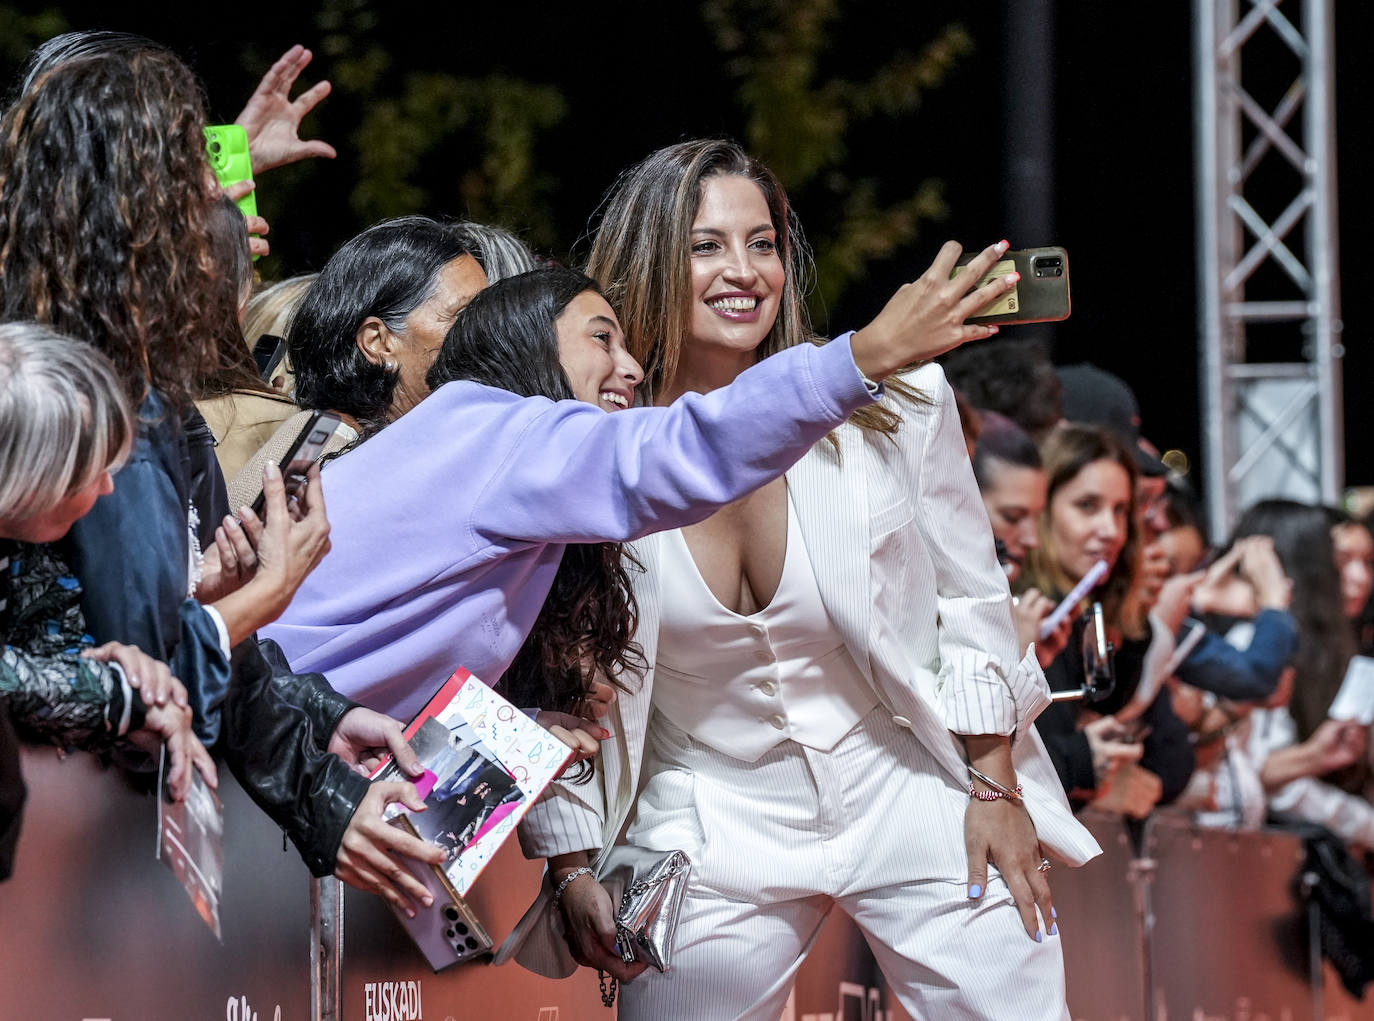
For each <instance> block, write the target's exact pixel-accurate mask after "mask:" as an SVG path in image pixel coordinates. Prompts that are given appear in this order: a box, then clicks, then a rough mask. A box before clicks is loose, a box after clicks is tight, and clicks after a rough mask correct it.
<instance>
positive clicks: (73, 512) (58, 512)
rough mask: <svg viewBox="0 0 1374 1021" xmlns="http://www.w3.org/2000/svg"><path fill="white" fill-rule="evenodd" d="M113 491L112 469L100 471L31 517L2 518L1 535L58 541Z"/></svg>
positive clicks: (36, 541)
mask: <svg viewBox="0 0 1374 1021" xmlns="http://www.w3.org/2000/svg"><path fill="white" fill-rule="evenodd" d="M112 492H114V479H113V477H112V476H111V473H110V472H109V471H108V470H107V471H103V472H101V473H100V474H99V475H97V476H96V477H95V478H94V479H93V480H92V481H91V482H90V483H89V484H88V485H86V486H83V487H82V488H81V489H78V490H75V491H74V492H72V493H69V494H68V495H67V496H66V497H64V498H63V499H62V500H61V501H60V502H59V503H58V504H57V506H55V507H53V508H52V509H51V510H49V511H46V512H45V513H43V514H37V515H35V516H34V517H31V518H13V519H11V518H0V538H5V539H15V540H17V541H19V542H32V543H40V542H56V541H57V540H58V539H60V538H62V536H64V535H66V534H67V532H68V530H70V529H71V527H72V525H74V524H75V523H76V522H77V521H78V520H79V519H80V518H83V517H85V516H86V513H87V512H88V511H89V510H90V509H91V508H92V507H94V506H95V501H96V500H98V499H99V498H100V497H102V496H104V495H105V494H106V493H112Z"/></svg>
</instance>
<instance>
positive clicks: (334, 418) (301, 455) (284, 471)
mask: <svg viewBox="0 0 1374 1021" xmlns="http://www.w3.org/2000/svg"><path fill="white" fill-rule="evenodd" d="M340 421H341V419H340V418H339V416H338V415H333V414H330V413H328V412H324V411H317V412H315V413H314V414H313V415H311V416H310V418H309V420H307V421H306V423H305V425H304V426H302V427H301V431H300V432H298V433H297V434H296V438H295V439H293V440H292V441H291V445H290V446H289V447H287V448H286V453H285V454H284V455H282V458H281V460H280V461H279V462H278V468H279V469H280V471H281V476H282V480H283V482H284V483H285V485H286V499H287V502H288V503H290V502H291V501H292V500H295V499H296V496H297V494H298V493H299V492H300V489H301V486H302V485H303V484H304V483H305V479H306V475H307V473H308V472H309V471H310V466H311V465H313V464H314V463H315V462H316V461H318V460H319V459H320V457H321V455H323V454H324V450H325V447H326V446H328V445H329V441H330V440H331V439H332V438H333V436H334V433H335V431H336V430H337V429H338V428H339V423H340ZM266 500H267V494H266V492H265V491H264V492H260V493H258V498H257V499H256V500H254V501H253V507H252V510H253V513H254V514H255V515H257V516H258V517H262V512H263V507H264V506H265V504H266Z"/></svg>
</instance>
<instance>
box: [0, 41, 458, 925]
mask: <svg viewBox="0 0 1374 1021" xmlns="http://www.w3.org/2000/svg"><path fill="white" fill-rule="evenodd" d="M24 80H25V82H26V85H25V88H24V90H23V91H22V93H21V94H20V95H19V96H18V97H17V99H16V100H15V101H14V103H13V104H12V105H11V106H10V107H9V108H8V109H7V110H6V111H5V113H4V116H3V119H2V120H0V309H2V310H3V313H2V315H3V317H4V318H16V319H33V320H36V321H39V322H42V323H44V324H45V325H49V326H52V327H53V328H55V329H57V330H60V331H62V332H64V333H66V334H68V335H71V336H75V337H79V338H81V339H82V340H83V341H85V342H87V343H89V344H90V345H91V346H92V347H94V348H95V349H97V350H99V351H101V352H102V353H104V354H105V355H106V356H107V357H108V358H109V359H110V361H111V362H112V363H113V365H114V368H115V372H116V375H117V378H118V379H119V382H120V384H121V385H122V386H123V388H124V392H125V394H126V396H127V397H128V398H129V401H130V405H131V406H132V407H135V408H136V409H137V412H136V419H135V422H136V426H137V433H136V436H135V438H134V444H133V450H132V452H131V454H130V456H129V458H128V460H127V461H126V462H125V464H124V467H123V468H122V469H121V470H120V471H119V473H118V474H117V475H116V476H115V478H114V486H113V491H112V492H110V493H107V494H105V495H103V496H101V497H100V498H99V499H98V500H97V501H96V502H95V506H94V507H93V508H91V510H90V512H89V513H88V514H86V515H85V516H84V517H83V518H82V519H81V520H80V521H78V522H76V524H75V526H74V527H73V528H72V530H71V533H70V535H69V536H68V538H67V539H66V540H65V542H64V545H63V549H62V555H63V557H64V559H65V560H66V562H67V563H68V564H70V566H71V568H72V573H73V574H74V575H75V576H76V578H77V579H78V580H79V582H80V583H81V586H82V588H83V589H84V593H83V599H82V610H83V613H84V615H85V619H86V624H87V626H88V627H89V629H90V633H91V634H92V635H93V636H94V637H95V638H96V639H97V640H99V641H117V642H120V643H123V644H128V645H135V646H137V647H139V648H140V649H142V650H143V651H144V652H145V653H147V654H148V655H150V656H152V657H153V658H154V659H157V660H162V661H165V662H167V663H168V664H169V665H170V666H171V668H172V671H173V673H174V674H175V675H176V676H177V677H178V678H180V679H181V680H182V682H183V683H184V684H185V685H186V687H187V689H188V693H189V698H190V703H191V708H192V709H193V710H194V712H195V725H196V729H197V735H198V736H199V737H201V739H202V740H203V741H204V742H205V744H206V745H207V746H209V745H215V746H217V748H218V750H219V751H220V752H221V753H222V754H223V755H224V758H225V760H226V762H227V764H228V765H229V767H230V769H231V770H232V771H233V773H234V775H235V776H236V777H237V778H238V780H239V781H240V783H242V785H243V787H244V789H245V791H246V792H247V793H248V794H249V796H250V797H252V798H253V799H254V801H255V802H256V803H257V804H258V805H259V807H261V808H262V809H263V810H264V811H266V812H267V813H268V814H269V815H270V816H271V817H272V818H273V820H274V821H275V822H277V823H278V824H279V825H281V826H282V828H283V829H284V830H285V831H286V832H287V833H288V835H289V836H290V837H291V838H292V839H293V840H294V841H295V843H296V845H297V847H298V849H299V850H300V852H301V856H302V858H304V860H305V861H306V863H307V865H308V866H309V867H310V868H311V870H312V871H313V872H314V873H315V874H317V875H328V874H330V873H331V872H332V873H335V874H336V875H338V876H339V877H340V878H342V879H345V880H346V881H349V882H351V883H353V884H355V885H357V886H360V887H361V888H363V889H367V890H373V891H376V892H379V893H382V894H384V895H386V896H387V897H388V898H389V899H390V900H392V902H393V903H395V904H396V905H397V906H398V907H405V902H404V898H403V896H402V894H401V893H400V891H401V890H403V889H404V890H406V891H408V892H409V893H410V895H412V896H414V897H416V898H420V899H423V898H424V897H425V896H427V894H426V893H425V890H424V887H423V886H422V885H421V884H420V883H419V882H418V880H415V879H414V877H413V876H412V875H411V874H410V872H409V871H407V870H406V869H405V868H404V867H403V866H402V865H401V864H400V863H399V862H398V861H397V860H396V858H395V857H393V854H404V855H409V856H411V857H415V858H417V859H420V860H423V861H436V860H438V856H439V855H440V853H441V852H440V851H439V849H438V848H435V847H433V846H432V845H427V844H425V843H423V842H421V841H418V840H414V839H413V838H411V837H409V836H408V835H406V834H403V833H401V832H400V831H399V830H397V829H396V828H395V827H392V826H390V825H388V824H387V823H386V822H385V821H384V820H383V819H382V817H381V814H382V810H383V809H384V808H385V806H386V804H387V803H388V802H391V801H397V800H401V799H408V800H407V804H412V805H413V806H414V807H417V808H418V807H419V806H420V804H421V802H419V801H418V799H416V798H415V792H414V789H413V787H411V786H410V785H409V784H401V783H396V784H377V785H372V786H369V784H368V782H367V780H366V778H365V777H363V776H360V775H358V773H357V772H356V767H357V766H358V765H359V758H360V755H361V753H362V750H363V749H367V748H372V747H375V746H377V745H381V744H388V745H389V746H391V747H393V748H395V749H400V748H403V747H404V741H403V740H401V738H400V727H399V725H397V724H395V722H394V721H387V720H384V719H382V718H381V717H379V716H378V715H377V714H375V713H372V712H371V711H370V710H366V709H363V708H362V707H360V706H357V705H356V704H355V703H352V702H350V701H349V700H347V699H345V698H341V697H340V696H339V695H338V694H337V693H336V692H334V691H333V690H331V689H330V688H329V686H328V684H327V683H325V682H324V679H323V678H321V677H319V676H317V675H316V676H303V675H297V674H292V673H291V672H290V670H289V668H288V667H287V665H286V664H285V663H283V662H281V660H280V657H279V656H277V657H275V658H272V659H269V658H268V655H269V654H270V653H271V651H272V650H266V651H264V650H262V649H260V648H259V646H258V644H257V642H256V641H255V640H254V639H253V637H252V635H253V632H254V631H256V629H257V628H258V627H260V626H261V625H262V624H263V623H265V622H266V621H267V620H269V619H271V617H272V616H274V615H275V614H276V613H278V612H280V609H281V607H282V606H283V605H285V603H286V602H287V601H289V599H290V598H291V593H292V591H293V590H294V589H295V587H296V586H297V585H298V584H299V581H300V578H301V577H302V576H303V575H304V574H306V573H308V572H309V570H310V569H311V567H312V566H313V565H314V563H315V562H316V561H317V560H318V558H319V557H321V556H323V555H324V551H325V550H326V549H327V548H328V534H329V526H328V521H327V520H326V518H325V515H324V507H323V503H322V502H320V501H319V500H317V499H316V495H317V494H318V484H317V483H312V484H311V485H310V486H308V487H307V492H306V495H305V496H304V498H303V510H304V511H305V513H304V515H303V517H302V519H301V520H299V521H296V520H293V519H292V517H291V515H289V514H288V513H287V511H286V502H285V496H284V493H283V487H282V481H281V477H280V474H279V473H277V472H275V465H274V466H273V469H274V470H273V471H271V472H269V473H268V475H267V477H266V480H265V488H266V489H267V496H268V502H267V520H266V522H265V529H264V532H263V535H262V539H261V541H260V543H259V545H258V549H257V553H258V560H259V565H258V567H257V569H256V572H255V573H254V575H253V577H252V579H251V580H250V581H248V582H247V583H245V584H242V585H238V586H236V585H234V584H230V583H226V579H225V577H224V575H225V572H222V571H216V570H214V569H213V568H212V567H211V566H210V565H211V564H212V558H211V557H210V556H209V555H208V554H209V551H210V550H211V549H212V548H213V542H214V540H213V534H214V528H215V524H216V522H217V521H219V520H220V518H221V516H222V515H223V514H224V513H225V512H226V511H227V506H226V497H225V489H224V480H223V476H222V475H221V473H220V470H219V467H218V465H217V464H216V463H215V461H214V456H213V452H212V449H211V446H210V440H209V432H208V430H207V429H206V428H205V424H204V421H203V420H202V419H201V418H200V416H199V415H198V414H197V413H196V412H195V409H194V408H193V407H192V406H191V397H192V388H193V387H194V385H195V383H196V381H197V380H199V379H202V378H204V377H205V376H207V375H209V374H211V373H213V372H215V371H216V369H217V368H218V367H219V366H220V365H221V364H223V361H222V359H223V358H227V357H229V355H228V354H227V353H226V352H229V351H233V350H235V348H234V346H235V345H237V346H238V347H241V346H242V338H241V337H240V335H239V332H238V330H239V327H238V315H237V302H238V298H239V294H238V290H237V288H236V286H235V285H234V284H233V283H232V282H231V281H229V280H228V279H227V277H226V274H225V273H224V272H223V271H222V270H221V269H220V268H219V266H218V263H217V260H216V258H215V253H214V251H213V247H212V244H211V240H210V238H211V231H210V228H209V223H208V221H209V218H210V216H211V212H212V210H213V208H214V203H215V202H216V201H218V198H219V193H218V188H217V187H216V186H215V185H214V184H213V179H212V178H211V176H210V174H209V172H208V167H207V164H206V159H205V152H204V148H203V146H204V127H205V120H206V118H205V110H204V106H203V103H202V99H201V90H200V86H199V83H198V82H197V81H196V79H195V76H194V75H193V74H192V73H191V71H190V69H189V68H187V67H186V65H185V64H183V63H182V62H181V60H180V59H179V58H178V57H177V56H176V55H175V54H173V53H172V52H171V51H169V50H167V49H166V48H165V47H162V46H159V45H157V44H156V43H153V42H151V41H149V40H146V39H141V38H139V37H137V36H128V35H124V34H120V33H111V34H106V33H95V34H92V35H86V34H82V33H71V34H68V35H64V36H59V37H57V38H55V39H52V40H49V41H48V42H47V43H45V44H44V45H43V46H42V47H40V49H39V50H38V51H36V52H35V54H34V55H33V57H32V58H31V59H30V61H29V65H28V68H27V73H26V74H25V76H24ZM202 547H203V548H204V549H205V550H206V553H207V556H206V557H205V559H202V558H201V557H200V556H199V552H200V549H201V548H202ZM330 752H335V753H338V754H330ZM340 755H346V756H348V758H349V761H347V762H345V761H344V760H343V759H342V758H340ZM402 758H403V759H404V758H405V756H404V754H402ZM410 765H412V766H414V767H415V768H414V770H413V772H412V774H411V775H415V774H416V773H418V772H419V768H418V765H416V764H415V763H414V762H413V761H412V762H411V763H410Z"/></svg>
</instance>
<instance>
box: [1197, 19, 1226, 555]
mask: <svg viewBox="0 0 1374 1021" xmlns="http://www.w3.org/2000/svg"><path fill="white" fill-rule="evenodd" d="M1228 6H1233V5H1232V4H1230V3H1228V2H1227V0H1193V18H1194V23H1195V25H1196V33H1195V36H1194V41H1195V50H1194V54H1193V61H1194V66H1195V69H1196V73H1197V74H1196V77H1197V84H1196V86H1195V89H1194V93H1193V96H1194V122H1195V125H1196V129H1197V140H1196V145H1197V156H1198V158H1197V179H1196V190H1197V209H1198V212H1197V229H1198V242H1199V251H1198V340H1199V342H1200V343H1199V347H1200V351H1199V366H1198V368H1199V370H1200V372H1201V373H1202V380H1201V384H1202V385H1201V386H1200V387H1199V388H1198V389H1199V392H1200V394H1201V398H1202V408H1201V411H1202V426H1203V428H1202V436H1203V451H1204V464H1205V474H1204V477H1205V479H1206V489H1207V493H1206V495H1207V516H1208V524H1209V528H1210V531H1211V534H1212V536H1213V538H1214V540H1215V539H1219V538H1220V537H1221V536H1223V535H1225V534H1226V531H1227V529H1228V528H1229V527H1230V521H1231V507H1230V502H1229V501H1230V492H1231V489H1230V486H1229V484H1228V481H1227V478H1226V470H1227V466H1228V465H1229V464H1230V460H1231V459H1230V457H1229V449H1228V448H1229V444H1228V443H1227V434H1228V431H1229V428H1230V418H1231V416H1230V414H1229V409H1228V407H1227V403H1226V402H1227V397H1228V389H1229V388H1228V387H1227V381H1226V366H1227V362H1228V359H1227V358H1226V357H1225V348H1224V345H1225V343H1226V338H1225V336H1224V335H1223V330H1222V310H1221V303H1222V299H1221V273H1220V266H1221V219H1222V216H1223V215H1224V214H1225V200H1224V196H1223V188H1224V185H1223V182H1222V181H1221V172H1220V166H1219V162H1220V161H1219V159H1218V140H1219V137H1220V132H1221V125H1220V117H1219V112H1218V108H1219V106H1220V97H1219V93H1218V87H1217V38H1218V34H1219V33H1218V31H1217V30H1218V25H1219V23H1220V22H1221V21H1222V19H1223V17H1224V14H1223V12H1222V11H1221V10H1220V9H1219V8H1222V7H1228ZM1231 20H1232V22H1234V18H1232V19H1231Z"/></svg>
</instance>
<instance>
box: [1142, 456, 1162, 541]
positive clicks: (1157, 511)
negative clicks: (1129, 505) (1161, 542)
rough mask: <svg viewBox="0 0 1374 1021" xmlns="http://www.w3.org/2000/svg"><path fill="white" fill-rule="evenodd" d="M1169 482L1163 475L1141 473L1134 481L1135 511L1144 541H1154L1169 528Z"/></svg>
mask: <svg viewBox="0 0 1374 1021" xmlns="http://www.w3.org/2000/svg"><path fill="white" fill-rule="evenodd" d="M1168 488H1169V484H1168V480H1166V479H1165V478H1164V476H1163V475H1145V474H1143V473H1142V474H1141V475H1140V476H1138V477H1137V478H1136V482H1135V506H1136V513H1137V514H1138V515H1139V516H1140V534H1141V537H1142V538H1143V539H1144V540H1145V541H1146V542H1154V541H1155V540H1156V539H1157V538H1159V537H1160V536H1161V535H1162V534H1164V532H1165V531H1167V530H1168V528H1169V518H1168V515H1167V513H1166V511H1167V506H1168V500H1167V492H1168Z"/></svg>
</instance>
